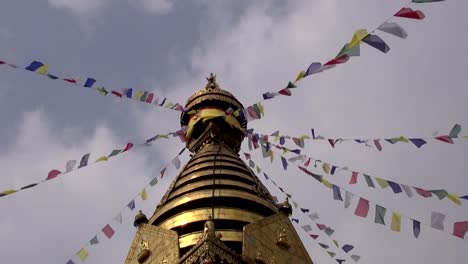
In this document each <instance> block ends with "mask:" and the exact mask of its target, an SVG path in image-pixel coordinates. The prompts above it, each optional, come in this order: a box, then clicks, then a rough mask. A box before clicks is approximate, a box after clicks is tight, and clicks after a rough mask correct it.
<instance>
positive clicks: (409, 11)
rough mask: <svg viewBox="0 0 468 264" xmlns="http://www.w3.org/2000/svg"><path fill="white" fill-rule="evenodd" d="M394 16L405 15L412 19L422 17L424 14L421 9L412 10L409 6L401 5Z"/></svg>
mask: <svg viewBox="0 0 468 264" xmlns="http://www.w3.org/2000/svg"><path fill="white" fill-rule="evenodd" d="M395 16H396V17H405V18H412V19H423V18H425V17H426V16H425V15H424V13H423V12H422V11H421V10H413V9H411V8H409V7H403V8H402V9H401V10H400V11H398V13H396V14H395Z"/></svg>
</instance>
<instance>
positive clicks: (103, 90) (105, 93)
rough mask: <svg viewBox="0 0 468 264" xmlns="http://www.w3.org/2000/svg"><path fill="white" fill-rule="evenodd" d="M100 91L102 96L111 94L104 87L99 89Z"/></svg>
mask: <svg viewBox="0 0 468 264" xmlns="http://www.w3.org/2000/svg"><path fill="white" fill-rule="evenodd" d="M96 90H98V91H99V92H100V93H101V94H102V95H107V94H108V93H109V92H108V91H107V90H106V89H105V88H104V87H97V88H96Z"/></svg>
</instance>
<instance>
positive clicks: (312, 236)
mask: <svg viewBox="0 0 468 264" xmlns="http://www.w3.org/2000/svg"><path fill="white" fill-rule="evenodd" d="M310 237H311V238H313V239H314V240H315V239H317V238H318V237H319V235H314V234H310Z"/></svg>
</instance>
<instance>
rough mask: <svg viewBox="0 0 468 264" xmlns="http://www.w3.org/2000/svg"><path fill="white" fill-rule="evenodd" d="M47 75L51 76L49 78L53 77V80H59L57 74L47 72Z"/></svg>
mask: <svg viewBox="0 0 468 264" xmlns="http://www.w3.org/2000/svg"><path fill="white" fill-rule="evenodd" d="M47 77H49V78H50V79H52V80H57V79H58V77H57V76H55V75H52V74H47Z"/></svg>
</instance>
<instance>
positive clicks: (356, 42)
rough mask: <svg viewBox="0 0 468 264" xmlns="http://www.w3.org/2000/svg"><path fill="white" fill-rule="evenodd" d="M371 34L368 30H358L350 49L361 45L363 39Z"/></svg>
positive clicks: (349, 46)
mask: <svg viewBox="0 0 468 264" xmlns="http://www.w3.org/2000/svg"><path fill="white" fill-rule="evenodd" d="M368 34H369V33H368V32H367V29H358V30H356V32H354V35H353V38H352V39H351V42H350V43H349V45H348V49H352V48H354V47H355V46H356V45H359V44H361V41H362V39H364V38H365V37H366V36H367V35H368Z"/></svg>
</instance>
